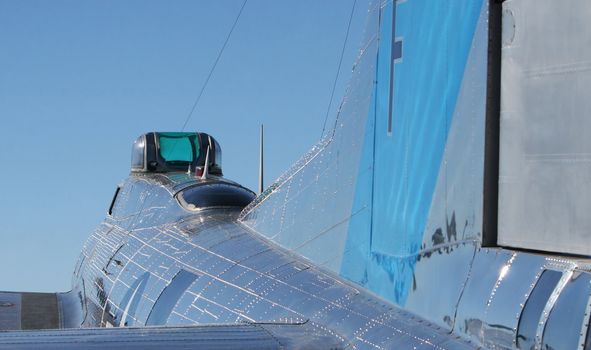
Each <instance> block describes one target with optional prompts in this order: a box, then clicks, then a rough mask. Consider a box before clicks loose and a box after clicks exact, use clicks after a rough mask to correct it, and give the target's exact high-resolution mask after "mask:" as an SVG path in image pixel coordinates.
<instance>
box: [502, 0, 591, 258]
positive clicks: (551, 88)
mask: <svg viewBox="0 0 591 350" xmlns="http://www.w3.org/2000/svg"><path fill="white" fill-rule="evenodd" d="M590 16H591V2H589V1H587V0H571V1H568V2H563V1H556V0H510V1H505V2H503V48H502V82H501V84H502V88H501V131H500V178H499V182H500V184H499V235H498V242H499V244H501V245H505V246H511V247H520V248H527V249H536V250H544V251H550V252H558V253H572V254H584V255H591V245H589V244H588V243H589V239H590V238H591V216H590V215H589V212H590V211H591V200H590V198H591V186H590V184H591V138H590V137H589V135H588V134H589V130H591V118H589V115H590V114H591V99H590V98H589V96H588V95H589V91H590V90H591V45H590V43H591V26H589V18H590Z"/></svg>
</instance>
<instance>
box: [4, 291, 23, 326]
mask: <svg viewBox="0 0 591 350" xmlns="http://www.w3.org/2000/svg"><path fill="white" fill-rule="evenodd" d="M17 329H21V294H20V293H12V292H1V293H0V330H17Z"/></svg>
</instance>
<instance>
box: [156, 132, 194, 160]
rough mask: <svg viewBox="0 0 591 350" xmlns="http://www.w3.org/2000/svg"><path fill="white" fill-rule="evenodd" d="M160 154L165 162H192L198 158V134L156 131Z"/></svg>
mask: <svg viewBox="0 0 591 350" xmlns="http://www.w3.org/2000/svg"><path fill="white" fill-rule="evenodd" d="M158 137H159V141H160V142H159V143H160V156H161V157H162V158H164V160H165V161H166V162H188V163H191V162H193V160H194V159H197V158H199V152H200V149H199V136H198V135H197V134H195V133H185V132H162V133H158Z"/></svg>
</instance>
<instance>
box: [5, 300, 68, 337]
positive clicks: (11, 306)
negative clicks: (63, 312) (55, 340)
mask: <svg viewBox="0 0 591 350" xmlns="http://www.w3.org/2000/svg"><path fill="white" fill-rule="evenodd" d="M55 328H60V317H59V307H58V298H57V294H55V293H17V292H0V331H5V330H21V329H22V330H26V329H55Z"/></svg>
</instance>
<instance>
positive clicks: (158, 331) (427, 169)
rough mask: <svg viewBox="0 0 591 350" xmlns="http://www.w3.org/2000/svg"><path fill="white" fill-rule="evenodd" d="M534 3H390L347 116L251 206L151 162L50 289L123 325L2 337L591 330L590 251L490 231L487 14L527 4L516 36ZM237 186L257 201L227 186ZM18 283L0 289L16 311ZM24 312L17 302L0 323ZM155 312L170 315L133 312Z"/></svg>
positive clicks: (73, 313) (373, 23) (242, 337)
mask: <svg viewBox="0 0 591 350" xmlns="http://www.w3.org/2000/svg"><path fill="white" fill-rule="evenodd" d="M527 1H529V0H524V1H520V2H516V1H507V2H504V3H503V5H501V4H498V3H497V2H496V1H494V2H492V1H491V2H489V1H487V0H476V1H474V0H457V1H437V2H431V1H419V0H407V1H404V2H403V1H378V2H377V3H376V4H374V5H372V6H371V7H370V11H369V19H368V31H367V35H366V39H365V41H364V45H363V46H362V50H361V52H360V55H359V57H358V60H357V62H356V64H355V67H354V72H353V78H352V82H351V87H350V89H349V91H348V94H347V97H346V98H345V100H344V101H343V103H342V104H341V107H340V109H339V112H338V115H337V120H336V124H335V129H334V130H333V131H332V133H328V135H327V136H326V137H325V138H324V139H323V140H321V142H320V143H319V144H318V145H316V146H314V147H313V148H312V150H311V151H310V152H309V153H308V154H306V155H305V156H304V157H303V158H302V159H301V160H300V161H299V162H298V163H296V164H295V165H294V166H293V168H292V169H291V170H290V171H288V172H287V173H285V174H284V175H283V176H282V177H280V178H279V179H278V180H277V182H275V183H274V184H272V185H271V186H270V187H269V188H267V189H266V190H265V191H264V192H263V193H261V194H260V195H259V196H258V197H257V198H255V199H254V200H253V201H252V202H251V203H250V204H249V205H248V206H246V207H245V208H244V209H242V208H243V206H244V205H245V204H246V202H249V201H250V200H251V199H252V197H251V196H253V194H252V193H251V192H249V191H247V190H245V189H244V188H242V187H240V186H239V185H237V184H235V183H233V182H230V181H228V180H225V179H223V178H221V177H217V176H209V177H208V176H205V177H202V178H200V177H199V176H191V174H186V173H183V172H181V171H179V172H169V173H152V172H147V173H140V172H138V173H134V174H132V176H130V177H129V178H128V179H127V180H126V181H125V182H124V183H123V184H122V185H121V186H120V190H118V193H117V195H116V198H115V199H114V200H113V203H112V205H111V208H110V210H109V215H108V216H107V217H106V218H105V220H104V221H103V223H101V225H100V226H99V227H98V228H97V229H96V231H95V232H94V233H93V234H92V235H91V237H90V238H89V239H88V241H87V242H86V244H85V245H84V247H83V250H82V253H81V256H80V258H79V260H78V262H77V264H76V268H75V271H74V277H73V289H72V291H71V292H69V293H65V294H59V295H57V296H53V297H54V299H55V300H57V303H58V304H59V310H58V311H59V312H57V311H56V312H55V313H56V314H57V313H59V318H60V319H59V324H60V326H61V327H64V328H65V327H116V326H119V327H123V328H125V329H118V330H113V329H109V330H96V329H90V330H68V331H54V332H53V331H52V332H50V333H45V334H38V333H2V332H0V348H2V347H3V346H11V347H16V346H20V347H22V348H27V347H30V346H34V345H31V344H38V343H39V342H41V343H43V344H47V345H51V346H54V347H55V348H62V347H66V346H67V344H69V342H71V341H76V342H77V341H84V337H86V336H92V337H96V338H97V339H101V340H105V339H111V340H112V341H113V344H116V345H117V344H119V343H123V342H124V341H127V340H129V339H133V340H137V341H139V342H140V343H139V344H142V345H146V346H157V345H159V344H162V343H163V342H164V341H170V340H171V339H176V340H178V341H179V343H177V344H179V347H180V346H181V345H187V346H188V345H201V346H205V347H212V346H219V347H221V346H232V345H233V346H237V345H236V344H239V346H241V347H243V348H248V347H249V346H251V345H252V347H253V348H261V347H269V348H276V347H287V348H290V347H295V348H310V347H318V348H326V347H328V348H351V349H390V348H421V349H438V350H440V349H465V348H472V347H488V348H497V349H515V348H531V347H533V348H536V349H540V348H541V347H543V346H546V345H550V346H557V345H555V344H559V345H560V344H563V343H562V340H561V339H559V338H560V337H559V336H556V334H561V333H560V332H561V327H564V326H563V325H564V324H565V322H561V319H563V318H564V317H565V316H564V315H565V312H564V310H569V308H570V307H573V308H576V310H574V311H573V314H576V315H577V318H576V319H575V318H574V317H573V320H570V321H573V322H572V324H570V323H569V329H574V330H575V333H576V332H578V331H579V330H580V333H579V334H578V335H577V334H575V333H572V334H575V335H574V336H573V337H572V338H569V341H571V340H572V341H571V342H570V343H569V344H575V342H576V343H577V344H578V346H580V347H582V346H583V345H585V346H588V345H589V344H585V339H584V337H585V336H586V334H587V327H588V326H587V324H588V318H589V317H588V315H587V316H585V312H587V314H588V311H589V310H590V309H591V303H590V300H589V294H590V293H591V292H590V291H589V289H591V286H590V285H589V283H591V282H590V281H591V279H590V278H589V276H588V272H589V271H591V264H590V262H589V260H588V259H574V258H566V257H554V256H547V255H541V254H534V253H527V252H523V251H516V250H509V249H504V248H500V247H496V248H493V247H486V248H483V247H482V239H483V237H482V227H483V201H484V199H483V186H484V184H483V181H484V180H483V178H484V174H483V168H484V159H483V154H484V139H485V134H486V132H487V130H485V127H486V125H485V117H486V116H485V115H486V107H487V106H486V104H487V103H489V102H490V101H488V100H487V96H486V93H487V85H488V83H489V82H488V81H487V79H489V77H488V76H487V68H488V67H489V63H490V62H489V59H490V57H491V56H489V54H490V53H489V50H490V48H489V47H488V43H489V41H488V39H489V37H493V36H494V35H493V36H489V34H491V33H489V29H490V28H489V23H490V18H489V15H490V14H491V13H492V12H493V11H490V10H491V8H492V7H493V6H496V7H497V8H495V11H494V12H495V13H500V11H497V10H499V9H500V6H504V8H505V9H506V10H507V9H509V10H510V11H505V14H504V16H505V17H506V19H505V21H504V23H505V28H504V34H503V37H504V40H505V47H514V46H516V43H518V42H519V40H520V36H519V35H520V31H519V30H520V25H521V24H520V23H521V22H522V20H521V17H520V16H522V15H523V14H522V13H518V11H517V10H515V11H514V12H512V11H513V7H512V6H514V5H515V4H518V3H520V4H523V3H525V2H527ZM515 6H516V5H515ZM556 6H559V5H556ZM512 19H513V20H512ZM511 26H512V27H511ZM497 34H498V33H497ZM399 37H404V60H400V59H399V58H397V57H398V56H399V55H402V47H401V46H400V45H401V44H399V41H398V40H397V38H399ZM426 38H427V39H429V40H425V39H426ZM499 40H500V39H499ZM498 44H500V43H498ZM394 69H396V74H394ZM504 74H505V73H504ZM394 99H395V102H396V103H393V102H392V101H393V100H394ZM392 116H394V117H395V121H396V122H395V123H394V124H393V123H392ZM390 133H391V134H390ZM389 134H390V135H389ZM142 142H145V140H144V139H140V140H139V141H138V142H137V143H136V146H137V147H136V148H137V149H138V150H140V149H141V148H142V147H141V146H142ZM208 144H210V145H211V144H212V141H208ZM214 144H215V143H214ZM214 150H215V151H217V150H221V148H220V147H219V145H217V144H215V146H214ZM142 154H143V153H142ZM213 154H215V159H216V160H220V161H221V159H220V158H219V157H221V153H220V154H219V157H218V154H217V153H216V152H213V153H212V155H213ZM167 155H168V154H167ZM195 155H196V153H195ZM140 158H141V157H139V156H138V157H136V159H135V162H136V163H137V164H138V166H139V165H141V164H140V163H142V162H141V159H140ZM195 158H196V157H195ZM203 158H205V159H203ZM206 158H208V156H207V155H203V154H199V159H200V161H201V160H204V162H203V164H209V163H210V162H209V161H207V159H206ZM213 163H215V164H217V163H216V162H213ZM200 164H201V163H200ZM220 164H221V162H220ZM212 169H213V168H212ZM197 170H198V171H203V172H204V173H207V169H205V170H204V169H197ZM220 171H221V167H220ZM541 174H543V173H541ZM230 188H231V189H232V190H229V189H230ZM505 190H506V189H505ZM228 192H232V193H233V195H234V196H235V197H234V199H236V198H239V199H240V200H239V201H234V200H233V201H232V202H231V203H229V202H223V203H221V202H219V201H218V199H217V197H215V194H217V195H225V194H227V193H228ZM239 194H242V195H239ZM505 195H507V194H505ZM220 203H221V204H220ZM488 204H489V205H490V203H488ZM495 205H496V203H495ZM500 210H501V211H505V215H506V214H508V213H507V211H508V210H509V208H508V207H504V206H503V203H501V208H500ZM542 213H543V212H542ZM509 214H511V215H513V214H514V213H509ZM507 218H508V217H505V219H507ZM509 218H510V217H509ZM504 222H505V223H507V222H510V220H509V221H504ZM558 231H559V230H557V231H556V232H558ZM505 238H506V236H505ZM502 239H504V238H503V237H501V240H502ZM581 276H583V277H581ZM376 294H377V295H378V296H376ZM7 298H12V299H7ZM21 298H22V300H25V299H27V297H26V294H24V293H23V294H21V293H13V294H6V295H4V294H0V299H1V300H7V301H8V302H10V303H13V304H14V306H15V307H4V309H9V310H16V309H18V310H20V307H21ZM27 300H28V299H27ZM583 304H584V308H583V307H582V306H580V305H583ZM23 305H24V303H23ZM0 306H2V305H0ZM30 306H31V304H29V305H28V306H27V307H29V310H30V309H31V308H30ZM23 310H24V308H23ZM18 312H20V311H18ZM2 317H5V319H3V318H2ZM21 321H22V317H21V315H19V314H18V313H17V312H16V311H15V312H12V313H5V312H2V311H0V329H20V326H21V324H22V322H21ZM203 324H223V326H207V327H205V326H202V325H203ZM146 325H148V326H155V325H156V326H167V327H170V328H158V327H155V328H136V327H142V326H146ZM173 326H175V327H173ZM176 326H191V327H190V328H178V327H176ZM204 334H207V336H206V338H204ZM572 334H571V335H572ZM57 335H59V337H58V338H55V337H54V336H57ZM577 336H578V338H576V337H577ZM52 337H54V338H52ZM142 337H144V338H142ZM180 337H182V339H181V340H179V338H180ZM255 338H256V339H255ZM575 338H576V339H575ZM31 339H34V340H35V341H36V342H37V343H35V342H34V341H32V340H31ZM51 339H53V340H51ZM55 339H57V340H55ZM142 339H143V340H142ZM142 341H143V342H144V343H141V342H142ZM240 341H241V342H240ZM251 341H252V342H251ZM148 342H150V344H147V343H148ZM56 344H57V345H56ZM86 345H88V344H86V343H85V344H84V346H86ZM88 346H90V345H88Z"/></svg>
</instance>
